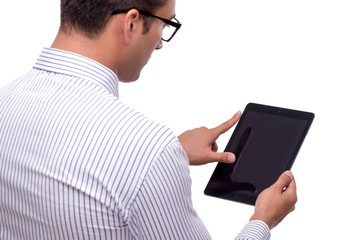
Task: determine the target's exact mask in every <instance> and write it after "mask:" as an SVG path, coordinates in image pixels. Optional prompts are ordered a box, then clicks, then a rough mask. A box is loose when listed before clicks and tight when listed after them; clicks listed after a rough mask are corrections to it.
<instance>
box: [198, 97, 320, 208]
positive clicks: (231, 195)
mask: <svg viewBox="0 0 360 240" xmlns="http://www.w3.org/2000/svg"><path fill="white" fill-rule="evenodd" d="M250 111H253V112H260V113H266V114H271V115H275V116H283V117H288V118H295V119H300V120H305V121H306V124H305V128H304V130H303V132H302V134H301V137H300V138H299V139H298V142H297V144H296V147H295V148H294V151H293V153H292V157H291V158H289V160H288V162H287V164H286V165H287V166H286V168H285V169H279V170H281V171H286V170H290V169H291V167H292V165H293V163H294V161H295V159H296V156H297V154H298V152H299V150H300V148H301V145H302V143H303V141H304V139H305V137H306V135H307V133H308V131H309V129H310V126H311V124H312V122H313V119H314V117H315V115H314V113H311V112H305V111H298V110H293V109H287V108H280V107H274V106H268V105H263V104H256V103H249V104H248V105H247V106H246V108H245V110H244V112H243V114H242V116H241V118H240V120H239V122H238V124H237V126H236V128H235V130H234V132H233V134H232V136H231V138H230V140H229V142H228V144H227V146H226V148H225V152H228V151H229V146H231V145H232V142H233V141H234V139H235V138H236V134H237V132H238V131H239V129H240V128H241V124H242V123H243V122H244V121H245V120H244V119H245V118H246V116H247V113H248V112H250ZM235 164H236V163H233V164H230V165H229V164H226V163H218V164H217V166H216V168H215V170H214V172H213V174H212V176H211V178H210V180H209V182H208V184H207V186H206V188H205V191H204V193H205V195H208V196H212V197H217V198H222V199H226V200H231V201H236V202H240V203H245V204H250V205H255V202H256V199H257V197H258V194H259V193H257V194H255V193H254V194H250V195H249V194H245V193H241V192H238V191H228V190H225V189H224V187H221V186H216V187H215V186H214V185H218V183H216V180H217V179H218V178H219V176H221V178H224V177H223V176H224V174H225V175H226V173H228V174H230V173H229V168H231V167H232V168H234V166H235ZM271 184H272V183H271ZM271 184H269V186H270V185H271Z"/></svg>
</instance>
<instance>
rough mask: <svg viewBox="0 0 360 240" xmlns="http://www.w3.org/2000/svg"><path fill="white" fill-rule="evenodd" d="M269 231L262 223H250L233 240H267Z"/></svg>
mask: <svg viewBox="0 0 360 240" xmlns="http://www.w3.org/2000/svg"><path fill="white" fill-rule="evenodd" d="M269 239H270V229H269V226H268V225H267V224H266V223H264V222H263V221H258V220H254V221H250V222H249V223H248V224H247V225H246V226H245V227H244V229H243V230H242V231H241V232H240V234H239V235H238V236H237V237H236V239H235V240H269Z"/></svg>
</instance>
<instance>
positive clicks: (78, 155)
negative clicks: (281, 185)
mask: <svg viewBox="0 0 360 240" xmlns="http://www.w3.org/2000/svg"><path fill="white" fill-rule="evenodd" d="M0 104H1V105H0V239H210V236H209V233H208V231H207V230H206V228H205V226H204V224H203V223H202V221H201V220H200V218H199V216H198V215H197V213H196V211H195V210H194V208H193V205H192V201H191V179H190V171H189V160H188V158H187V155H186V153H185V152H184V150H183V148H182V146H181V144H180V142H179V140H178V138H177V137H176V136H175V135H174V134H173V132H172V131H171V130H170V129H169V128H167V127H165V126H163V125H160V124H158V123H156V122H154V121H151V120H150V119H148V118H147V117H146V116H144V115H143V114H141V113H139V112H137V111H136V110H134V109H132V108H130V107H128V106H127V105H125V104H124V103H122V102H121V101H120V100H119V98H118V79H117V77H116V75H115V74H114V73H113V72H112V71H111V70H109V69H108V68H106V67H105V66H103V65H101V64H100V63H97V62H95V61H92V60H90V59H88V58H85V57H83V56H80V55H77V54H74V53H70V52H65V51H61V50H56V49H49V48H45V49H44V50H43V51H42V53H41V55H40V57H39V59H38V61H37V62H36V64H35V66H34V68H33V69H32V70H31V71H30V72H29V73H28V74H26V75H24V76H23V77H21V78H19V79H18V80H16V81H14V82H12V83H11V84H9V85H7V86H5V87H4V88H2V89H1V90H0ZM269 238H270V232H269V228H268V227H267V225H266V224H265V223H263V222H261V221H252V222H250V223H249V224H248V225H247V226H246V227H245V228H244V229H243V231H242V232H241V233H240V234H239V235H238V236H237V239H269Z"/></svg>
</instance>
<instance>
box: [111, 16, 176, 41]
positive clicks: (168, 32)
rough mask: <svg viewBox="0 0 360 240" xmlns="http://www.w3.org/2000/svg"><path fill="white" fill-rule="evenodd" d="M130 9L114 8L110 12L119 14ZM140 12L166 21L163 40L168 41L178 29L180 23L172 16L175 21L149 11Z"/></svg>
mask: <svg viewBox="0 0 360 240" xmlns="http://www.w3.org/2000/svg"><path fill="white" fill-rule="evenodd" d="M128 11H130V9H127V10H115V11H113V12H112V15H116V14H120V13H126V12H128ZM138 11H139V13H140V14H143V15H147V16H150V17H153V18H157V19H160V20H161V21H163V22H164V23H166V26H165V28H164V29H163V33H162V37H161V39H162V40H163V41H165V42H170V40H171V39H172V38H173V37H174V36H175V34H176V32H177V31H178V30H179V29H180V27H181V23H180V22H179V21H178V20H177V19H176V18H174V20H175V21H171V20H168V19H165V18H162V17H158V16H155V15H153V14H151V13H148V12H146V11H142V10H138Z"/></svg>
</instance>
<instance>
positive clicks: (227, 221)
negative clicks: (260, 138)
mask: <svg viewBox="0 0 360 240" xmlns="http://www.w3.org/2000/svg"><path fill="white" fill-rule="evenodd" d="M59 7H60V2H59V0H57V1H54V0H36V1H27V0H17V1H3V2H2V3H1V5H0V29H1V37H0V43H1V44H0V47H1V49H0V67H1V71H0V86H3V85H5V84H6V83H7V82H9V81H11V80H13V79H16V78H17V77H19V76H21V75H22V74H24V73H26V72H27V71H28V70H29V69H31V67H32V65H33V64H34V62H35V60H36V58H37V56H38V55H39V53H40V51H41V49H42V47H44V46H50V45H51V43H52V41H53V39H54V37H55V35H56V33H57V30H58V26H59V14H60V11H59ZM177 17H178V19H179V20H180V21H181V22H182V23H183V26H182V28H181V30H180V31H179V32H178V34H177V36H176V37H175V38H174V39H173V40H172V41H171V42H170V43H165V44H164V48H163V49H162V50H160V51H155V52H154V54H153V57H152V59H151V61H150V62H149V64H148V65H147V66H146V67H145V68H144V70H143V73H142V76H141V78H140V79H139V80H138V81H137V82H136V83H132V84H120V87H119V91H120V98H121V100H122V101H124V102H126V103H127V104H129V105H131V106H133V107H135V108H137V109H138V110H140V111H142V112H144V113H145V114H147V115H148V116H149V117H150V118H152V119H154V120H156V121H158V122H161V123H163V124H166V125H168V126H169V127H171V128H172V129H173V130H174V131H175V133H176V134H180V133H182V132H183V131H185V130H187V129H191V128H195V127H200V126H203V125H204V126H207V127H215V126H217V125H218V124H220V123H222V122H223V121H225V120H227V119H228V118H230V117H231V116H232V115H233V114H234V113H235V112H236V111H237V110H243V109H244V107H245V106H246V104H247V103H248V102H257V103H263V104H268V105H275V106H280V107H288V108H294V109H299V110H305V111H312V112H314V113H315V114H316V118H315V121H314V123H313V125H312V128H311V129H310V132H309V134H308V136H307V138H306V140H305V142H304V144H303V147H302V149H301V151H300V153H299V155H298V157H297V160H296V162H295V164H294V166H293V172H294V174H295V177H296V180H297V184H298V197H299V201H298V204H297V205H296V210H295V211H294V212H293V213H291V214H290V215H289V216H288V217H287V218H286V219H285V220H284V221H283V222H282V223H281V224H280V225H279V226H278V227H277V228H275V229H274V230H272V239H279V240H281V239H283V240H288V239H292V240H295V239H302V240H303V239H359V238H358V236H359V234H358V227H359V220H358V218H359V214H360V207H359V203H360V196H359V183H360V181H359V175H360V174H359V170H360V165H359V164H358V162H359V160H360V154H359V149H360V146H359V143H360V142H359V136H360V127H359V125H360V124H359V123H360V114H359V105H360V96H359V84H357V82H358V81H359V80H360V67H359V66H360V2H359V1H350V0H336V1H335V0H323V1H321V0H302V1H291V0H287V1H285V0H284V1H279V0H274V1H269V0H266V1H265V0H264V1H260V0H259V1H256V0H253V1H240V0H222V1H214V0H196V1H194V0H178V1H177ZM231 132H232V130H230V131H229V132H228V133H226V134H224V135H222V136H221V137H220V138H219V140H218V145H219V148H220V150H223V149H224V148H225V146H226V143H227V141H228V140H229V138H230V135H231ZM215 166H216V164H208V165H206V166H201V167H191V174H192V179H193V202H194V205H195V207H196V209H197V210H198V213H199V215H200V216H201V217H202V219H203V221H204V222H205V225H206V226H207V227H208V229H209V231H210V233H211V235H212V236H213V238H214V239H219V240H223V239H233V238H234V237H235V236H236V234H237V233H238V232H239V231H240V230H241V228H242V227H243V225H244V224H246V223H247V221H248V219H249V217H250V216H251V214H252V212H253V207H251V206H247V205H243V204H239V203H233V202H230V201H225V200H220V199H215V198H211V197H207V196H205V195H203V190H204V188H205V186H206V184H207V181H208V179H209V178H210V176H211V174H212V171H213V169H214V168H215Z"/></svg>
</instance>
